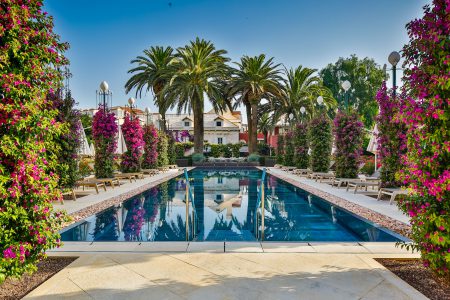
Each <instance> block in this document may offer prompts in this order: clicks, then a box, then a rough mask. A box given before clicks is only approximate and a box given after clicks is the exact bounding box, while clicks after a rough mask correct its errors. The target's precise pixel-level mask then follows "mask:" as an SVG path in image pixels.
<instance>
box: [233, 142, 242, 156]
mask: <svg viewBox="0 0 450 300" xmlns="http://www.w3.org/2000/svg"><path fill="white" fill-rule="evenodd" d="M243 145H244V143H237V144H231V146H230V148H231V154H232V156H233V157H240V156H241V152H240V150H241V147H242V146H243Z"/></svg>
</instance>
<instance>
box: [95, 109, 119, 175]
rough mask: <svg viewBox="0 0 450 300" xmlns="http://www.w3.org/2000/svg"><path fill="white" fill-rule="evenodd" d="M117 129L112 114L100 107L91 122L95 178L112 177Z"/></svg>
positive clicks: (114, 117)
mask: <svg viewBox="0 0 450 300" xmlns="http://www.w3.org/2000/svg"><path fill="white" fill-rule="evenodd" d="M118 129H119V127H118V126H117V124H116V116H115V115H114V113H112V112H110V111H109V110H108V109H107V108H105V107H103V106H101V105H100V106H99V109H98V111H97V112H96V113H95V115H94V119H93V121H92V137H93V139H94V147H95V160H94V163H95V176H96V177H97V178H112V177H114V152H115V151H116V149H117V140H116V135H117V133H118Z"/></svg>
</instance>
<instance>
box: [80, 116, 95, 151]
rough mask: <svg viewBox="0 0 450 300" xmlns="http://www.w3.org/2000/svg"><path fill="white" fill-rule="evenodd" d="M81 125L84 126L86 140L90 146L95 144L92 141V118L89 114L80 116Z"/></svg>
mask: <svg viewBox="0 0 450 300" xmlns="http://www.w3.org/2000/svg"><path fill="white" fill-rule="evenodd" d="M80 120H81V124H82V125H83V129H84V133H85V134H86V139H87V140H88V143H89V145H91V144H92V143H93V140H92V117H91V116H89V115H88V114H81V115H80Z"/></svg>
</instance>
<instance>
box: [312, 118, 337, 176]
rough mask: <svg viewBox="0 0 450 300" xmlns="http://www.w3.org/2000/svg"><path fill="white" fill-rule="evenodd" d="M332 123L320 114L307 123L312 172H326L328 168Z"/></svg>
mask: <svg viewBox="0 0 450 300" xmlns="http://www.w3.org/2000/svg"><path fill="white" fill-rule="evenodd" d="M331 133H332V125H331V121H330V119H328V117H327V116H323V115H320V116H318V117H316V118H314V119H312V120H311V122H310V124H309V131H308V139H309V141H310V147H311V156H310V162H311V169H312V170H313V171H314V172H328V170H329V168H330V159H331V146H332V134H331Z"/></svg>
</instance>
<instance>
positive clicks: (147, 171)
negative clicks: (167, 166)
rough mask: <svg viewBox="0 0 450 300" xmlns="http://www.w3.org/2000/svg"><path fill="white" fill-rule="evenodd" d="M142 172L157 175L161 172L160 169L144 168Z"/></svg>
mask: <svg viewBox="0 0 450 300" xmlns="http://www.w3.org/2000/svg"><path fill="white" fill-rule="evenodd" d="M142 173H144V174H148V175H156V174H158V173H159V171H158V170H157V169H142Z"/></svg>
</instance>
